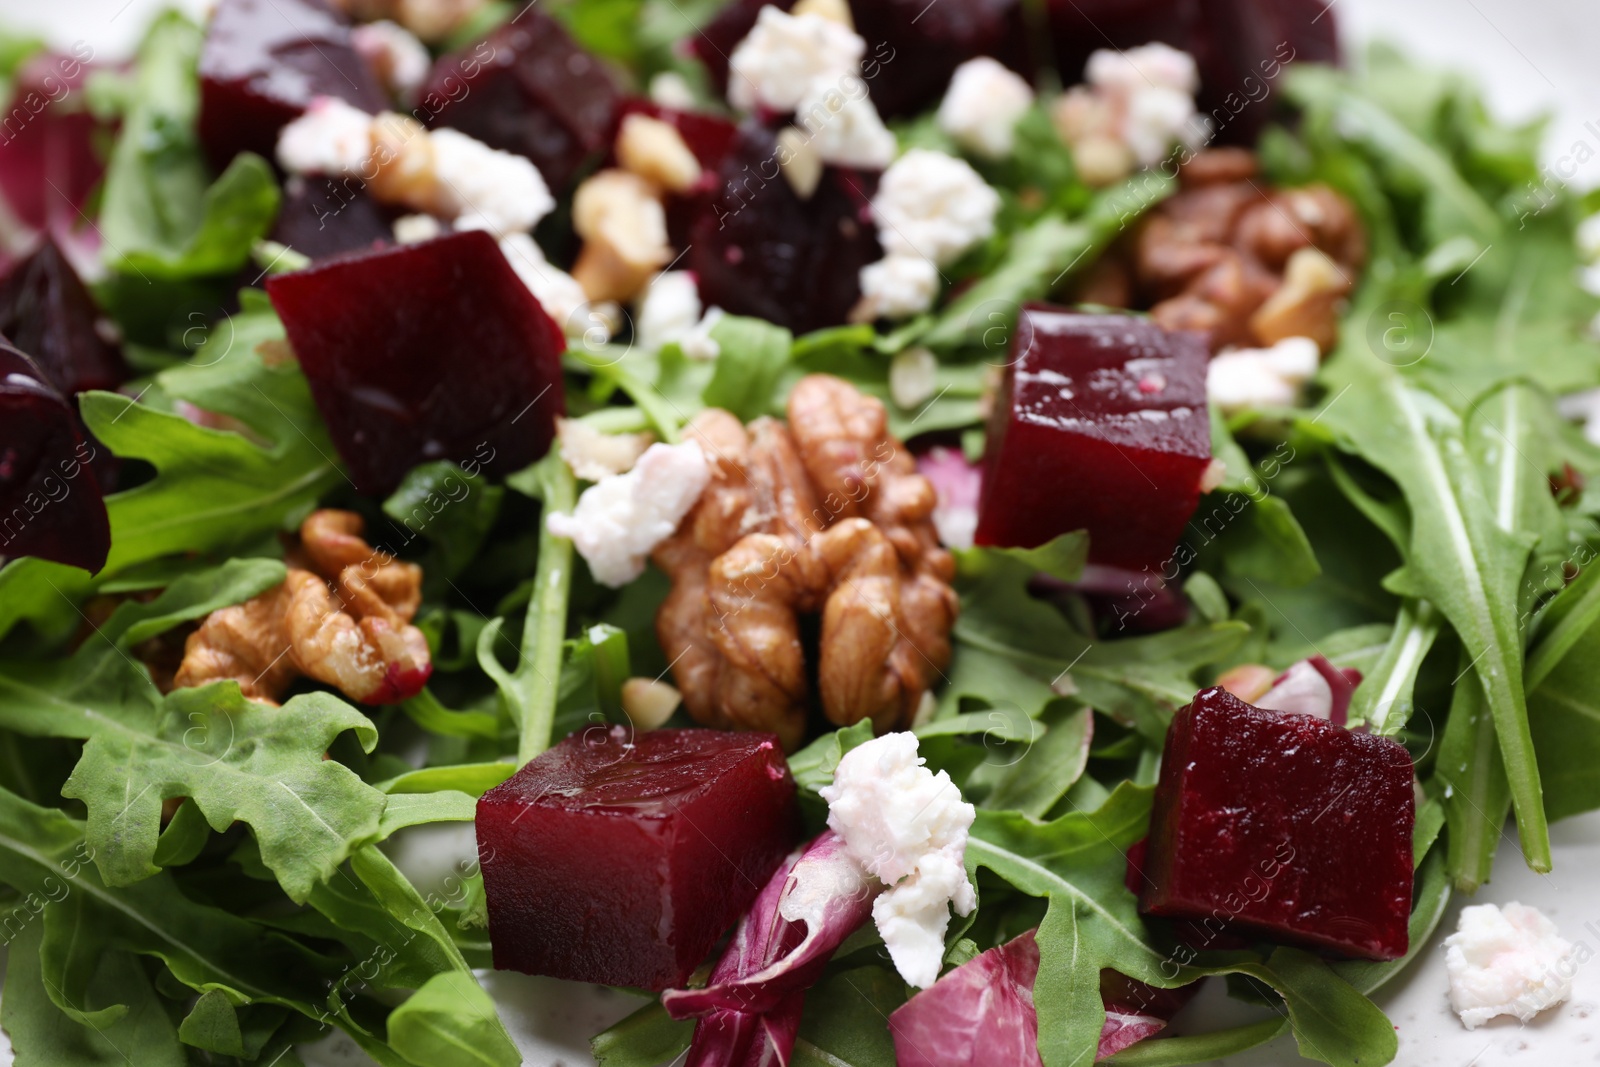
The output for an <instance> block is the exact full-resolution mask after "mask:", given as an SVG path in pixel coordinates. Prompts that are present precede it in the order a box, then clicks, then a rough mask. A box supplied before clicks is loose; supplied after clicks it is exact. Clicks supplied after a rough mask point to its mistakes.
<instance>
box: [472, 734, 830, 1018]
mask: <svg viewBox="0 0 1600 1067" xmlns="http://www.w3.org/2000/svg"><path fill="white" fill-rule="evenodd" d="M477 825H478V857H479V861H480V863H481V866H482V869H483V885H484V890H485V891H486V892H487V894H488V900H489V940H490V941H491V942H492V944H493V947H494V965H495V966H496V967H499V968H502V969H507V970H516V971H525V972H527V973H529V974H546V975H552V976H554V977H557V978H569V979H572V980H574V981H580V982H599V983H602V984H605V985H626V986H637V987H639V988H641V989H666V988H669V987H671V986H681V985H684V984H685V983H686V982H687V980H688V978H689V975H690V972H692V971H693V970H694V969H695V968H696V967H697V966H699V965H700V963H701V962H702V961H703V960H704V959H705V958H706V955H707V954H708V953H709V952H710V951H711V949H712V946H714V945H715V944H716V942H717V939H718V938H719V937H720V936H721V935H722V933H723V931H725V930H726V929H727V928H728V927H729V926H731V925H732V924H733V923H734V922H735V921H736V920H737V919H738V918H739V916H741V915H742V914H744V912H745V910H746V909H747V908H749V906H750V904H751V903H752V902H753V901H754V900H755V898H756V894H757V893H758V892H759V891H760V889H761V887H762V885H764V884H765V883H766V880H767V878H768V877H769V876H770V875H771V874H772V872H773V871H774V870H775V869H777V866H778V864H779V863H780V862H781V861H782V860H783V857H784V856H785V855H787V854H788V852H789V850H790V848H791V847H792V846H793V845H794V842H795V838H796V836H797V834H798V833H799V816H798V808H797V806H796V802H795V786H794V780H793V779H792V778H790V777H789V766H788V764H787V763H786V762H785V761H784V758H783V750H782V749H781V748H780V747H779V744H778V739H777V737H776V736H774V735H772V734H762V733H730V732H726V731H722V730H656V731H653V732H651V733H644V734H638V735H633V734H632V733H631V732H630V731H629V730H627V729H625V728H624V727H620V726H619V727H613V728H612V729H611V730H610V731H609V732H603V731H600V730H597V729H591V730H586V731H584V732H582V733H579V734H573V735H572V736H571V737H568V738H567V739H566V740H565V741H563V742H561V743H560V744H558V745H556V746H555V747H554V748H552V749H550V751H548V752H546V753H544V754H543V755H542V756H540V757H538V758H537V759H535V760H533V761H532V762H530V763H529V764H528V765H527V766H526V767H524V768H522V770H520V771H518V772H517V774H516V775H515V776H514V777H513V778H511V779H510V780H509V781H507V782H506V783H505V784H503V785H499V786H496V787H495V788H494V789H491V790H490V791H489V792H487V793H485V794H484V795H483V797H482V799H480V800H479V801H478V823H477Z"/></svg>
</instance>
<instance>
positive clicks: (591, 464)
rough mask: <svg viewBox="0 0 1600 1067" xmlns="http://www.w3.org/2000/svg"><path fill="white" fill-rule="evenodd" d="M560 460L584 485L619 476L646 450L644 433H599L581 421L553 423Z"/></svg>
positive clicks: (637, 460)
mask: <svg viewBox="0 0 1600 1067" xmlns="http://www.w3.org/2000/svg"><path fill="white" fill-rule="evenodd" d="M556 441H557V442H559V446H560V449H561V460H562V462H564V463H565V464H566V465H567V466H569V467H571V468H572V473H573V474H576V475H577V476H578V477H579V478H582V479H583V480H584V481H586V482H598V481H600V480H601V479H602V478H610V477H612V476H613V475H617V474H622V473H623V472H625V471H627V470H629V469H630V468H631V467H632V466H633V465H634V464H635V463H637V462H639V457H640V456H642V455H644V450H645V449H647V448H649V447H650V444H651V437H650V435H649V434H647V433H602V432H601V431H599V430H597V429H595V428H594V427H593V426H590V425H589V424H588V423H586V422H584V421H583V420H582V419H564V418H559V417H558V418H557V419H556Z"/></svg>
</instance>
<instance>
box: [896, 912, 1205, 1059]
mask: <svg viewBox="0 0 1600 1067" xmlns="http://www.w3.org/2000/svg"><path fill="white" fill-rule="evenodd" d="M1038 974H1039V946H1038V944H1037V943H1036V942H1035V940H1034V931H1032V930H1029V931H1028V932H1027V933H1025V934H1022V935H1021V936H1019V937H1017V938H1014V939H1013V940H1011V941H1008V942H1007V943H1005V944H1004V945H999V946H997V947H995V948H991V949H989V950H988V951H987V952H980V953H979V954H978V955H976V956H974V957H973V958H972V959H970V960H968V961H967V962H966V963H964V964H962V965H961V966H960V967H957V968H956V969H955V970H953V971H951V972H950V973H949V974H946V975H945V976H944V977H943V978H941V979H939V980H938V981H937V982H935V983H934V984H933V985H931V986H929V987H928V988H927V989H925V990H923V991H922V992H921V993H918V994H917V995H916V996H914V997H912V998H911V999H910V1000H909V1001H907V1002H906V1003H905V1004H904V1005H903V1006H902V1007H900V1008H897V1009H896V1010H895V1011H894V1013H893V1014H892V1015H890V1016H889V1030H890V1032H891V1033H893V1034H894V1049H895V1062H896V1063H897V1064H898V1065H899V1067H1040V1065H1041V1064H1042V1062H1043V1061H1042V1060H1041V1059H1040V1056H1039V1017H1038V1013H1037V1011H1036V1010H1035V1008H1034V1004H1033V983H1034V980H1035V979H1036V978H1037V977H1038ZM1197 988H1198V987H1197V986H1190V987H1186V988H1183V989H1154V988H1152V987H1150V986H1147V985H1145V984H1144V983H1142V982H1135V981H1134V980H1133V979H1131V978H1126V977H1124V976H1122V975H1120V974H1117V973H1115V972H1113V971H1105V972H1103V973H1102V980H1101V983H1100V997H1101V1000H1102V1001H1104V1003H1105V1009H1106V1021H1105V1025H1104V1026H1103V1027H1102V1028H1101V1030H1100V1045H1099V1048H1098V1049H1097V1050H1096V1052H1095V1059H1096V1060H1097V1061H1098V1060H1103V1059H1105V1058H1106V1057H1108V1056H1111V1055H1114V1054H1116V1053H1118V1052H1121V1051H1122V1050H1123V1049H1125V1048H1127V1047H1128V1046H1129V1045H1132V1044H1134V1043H1135V1042H1137V1041H1143V1040H1144V1039H1145V1038H1147V1037H1149V1036H1151V1035H1152V1034H1155V1033H1157V1032H1158V1031H1160V1030H1161V1029H1163V1028H1164V1027H1165V1026H1166V1025H1167V1023H1168V1022H1169V1021H1170V1020H1171V1018H1172V1016H1173V1015H1175V1014H1176V1013H1177V1011H1178V1009H1179V1008H1181V1007H1183V1005H1184V1004H1185V1003H1187V1002H1188V1000H1189V998H1190V997H1191V996H1193V995H1194V993H1195V991H1196V989H1197Z"/></svg>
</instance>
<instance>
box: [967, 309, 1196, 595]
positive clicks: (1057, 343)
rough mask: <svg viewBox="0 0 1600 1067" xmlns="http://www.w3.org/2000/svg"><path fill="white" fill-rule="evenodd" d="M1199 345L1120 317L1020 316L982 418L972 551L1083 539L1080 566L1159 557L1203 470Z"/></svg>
mask: <svg viewBox="0 0 1600 1067" xmlns="http://www.w3.org/2000/svg"><path fill="white" fill-rule="evenodd" d="M1207 359H1208V354H1207V348H1206V342H1205V338H1204V337H1202V336H1201V335H1199V334H1194V333H1179V332H1169V331H1167V330H1163V329H1162V328H1161V327H1159V326H1157V325H1155V324H1154V323H1152V322H1150V321H1148V320H1146V319H1138V318H1133V317H1130V316H1126V315H1080V314H1078V313H1076V312H1071V311H1063V310H1060V309H1057V308H1051V307H1045V306H1043V305H1030V306H1028V307H1026V308H1024V309H1023V310H1022V314H1021V316H1020V317H1019V319H1018V322H1017V330H1016V333H1015V335H1014V336H1013V338H1012V343H1011V362H1010V363H1009V364H1008V365H1007V367H1006V377H1005V380H1004V383H1003V385H1002V388H1001V392H1000V396H999V398H998V399H997V400H996V403H995V409H994V414H993V415H992V416H991V418H990V420H989V443H988V451H987V453H986V454H985V456H984V475H983V499H982V500H981V501H980V502H979V505H978V530H977V535H976V537H977V542H978V544H980V545H1008V546H1023V547H1034V546H1037V545H1042V544H1044V543H1045V542H1046V541H1049V540H1050V539H1051V538H1053V537H1056V536H1058V535H1060V534H1063V533H1066V532H1067V531H1069V530H1088V531H1089V558H1090V559H1091V560H1093V561H1094V562H1096V563H1105V564H1109V565H1111V566H1114V567H1126V568H1129V569H1131V570H1139V569H1140V568H1144V567H1149V568H1151V569H1158V568H1160V567H1161V566H1162V564H1163V563H1164V562H1165V561H1167V560H1168V559H1170V558H1171V556H1172V552H1173V548H1174V546H1175V545H1176V544H1177V542H1178V538H1179V536H1180V535H1181V534H1182V533H1183V527H1184V524H1185V523H1187V522H1188V521H1189V516H1190V515H1192V514H1194V509H1195V505H1196V504H1197V503H1198V502H1199V500H1200V478H1201V475H1202V474H1203V473H1204V472H1205V469H1206V467H1207V466H1208V465H1209V464H1210V462H1211V425H1210V420H1209V416H1208V414H1207V409H1206V362H1207Z"/></svg>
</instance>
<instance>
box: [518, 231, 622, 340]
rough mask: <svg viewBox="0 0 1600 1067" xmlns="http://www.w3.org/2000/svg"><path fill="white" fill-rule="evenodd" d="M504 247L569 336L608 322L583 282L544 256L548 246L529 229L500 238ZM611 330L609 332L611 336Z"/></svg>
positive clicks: (519, 275)
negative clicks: (538, 243) (538, 239)
mask: <svg viewBox="0 0 1600 1067" xmlns="http://www.w3.org/2000/svg"><path fill="white" fill-rule="evenodd" d="M500 251H501V253H502V254H503V255H504V256H505V257H506V261H507V262H509V263H510V264H511V268H512V269H513V270H515V271H516V272H517V277H519V278H521V279H522V284H523V285H526V286H527V287H528V289H529V290H530V291H531V292H532V293H533V295H534V298H535V299H536V300H538V301H539V304H540V306H541V307H543V308H544V310H545V314H547V315H549V316H550V318H552V319H553V320H555V324H556V325H557V326H559V327H561V332H562V333H564V334H565V335H567V336H568V337H582V336H584V335H585V334H586V333H587V332H588V331H590V330H592V329H595V328H597V327H604V326H605V316H604V315H603V314H600V315H598V316H597V315H596V314H594V312H597V311H599V309H597V308H592V307H591V306H590V304H589V297H588V296H587V295H586V294H585V293H584V291H583V286H581V285H579V284H578V280H577V279H576V278H574V277H573V276H572V275H570V274H568V273H567V272H566V271H564V270H562V269H561V268H560V267H557V266H556V265H555V264H553V263H551V262H550V261H549V260H547V259H545V258H544V250H543V249H541V248H540V247H539V246H538V245H537V244H535V243H534V240H533V238H532V237H529V236H528V235H527V234H525V233H512V234H507V235H506V236H504V237H502V238H500ZM611 332H613V331H608V332H607V334H606V336H607V337H609V336H610V333H611Z"/></svg>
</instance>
